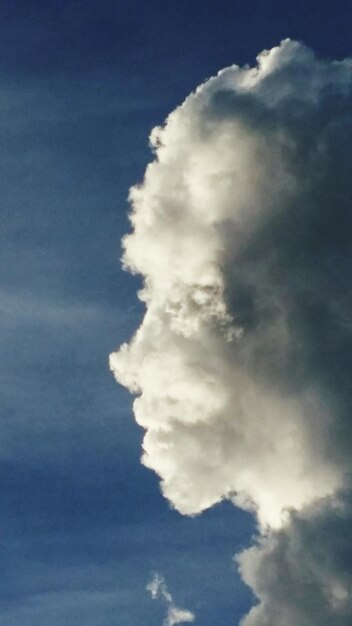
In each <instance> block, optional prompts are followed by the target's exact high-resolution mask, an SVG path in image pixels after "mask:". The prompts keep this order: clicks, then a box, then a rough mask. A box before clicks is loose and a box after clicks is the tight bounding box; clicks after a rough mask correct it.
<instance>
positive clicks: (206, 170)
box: [111, 40, 352, 626]
mask: <svg viewBox="0 0 352 626" xmlns="http://www.w3.org/2000/svg"><path fill="white" fill-rule="evenodd" d="M351 80H352V62H351V61H349V60H347V61H342V62H324V61H320V60H317V59H316V58H315V56H314V55H313V53H312V52H311V51H310V50H309V49H307V48H306V47H304V46H303V45H301V44H298V43H296V42H293V41H290V40H286V41H284V42H282V44H281V45H280V46H279V47H277V48H274V49H273V50H271V51H269V52H267V51H265V52H263V53H261V55H259V57H258V66H257V67H255V68H248V67H246V68H239V67H237V66H233V67H230V68H228V69H226V70H223V71H222V72H220V73H219V74H218V75H217V76H216V77H214V78H212V79H210V80H209V81H207V82H206V83H205V84H203V85H202V86H200V87H199V88H198V89H197V91H196V92H195V93H193V94H191V95H190V96H189V98H187V100H186V101H185V102H184V103H183V105H182V106H180V107H178V108H177V109H176V110H175V111H174V112H173V113H172V114H171V115H170V116H169V118H168V119H167V121H166V123H165V125H164V126H163V127H162V128H157V129H154V131H153V132H152V135H151V142H152V146H153V148H154V153H155V160H154V162H153V163H151V164H150V165H149V166H148V168H147V171H146V174H145V178H144V181H143V182H142V184H141V185H140V186H137V187H134V188H133V189H132V190H131V196H130V197H131V203H132V207H133V211H132V215H131V223H132V227H133V230H132V233H131V234H130V235H128V236H127V237H126V238H125V240H124V246H125V253H124V263H125V266H126V268H128V269H129V270H130V271H132V272H136V273H140V274H142V275H143V277H144V289H143V291H142V292H141V294H140V297H141V299H142V300H144V302H145V304H146V314H145V317H144V320H143V322H142V325H141V326H140V328H139V329H138V331H137V333H136V335H135V336H134V338H133V339H132V341H131V343H130V344H129V345H123V346H122V347H121V348H120V350H119V351H118V352H117V353H115V354H113V355H112V356H111V368H112V370H113V371H114V374H115V376H116V378H117V380H118V381H119V382H121V383H122V384H123V385H125V386H127V387H128V388H129V389H130V390H131V391H132V392H133V393H136V394H137V395H138V398H137V399H136V401H135V404H134V411H135V416H136V419H137V421H138V423H139V424H141V425H142V426H143V427H144V428H145V429H146V435H145V439H144V455H143V462H144V463H145V465H147V466H148V467H150V468H152V469H154V470H155V471H156V472H157V473H158V474H159V475H160V477H161V480H162V489H163V492H164V494H165V496H166V497H167V498H168V499H169V500H170V501H171V503H172V504H173V506H175V507H176V508H177V509H178V510H179V511H180V512H182V513H185V514H196V513H199V512H200V511H202V510H204V509H206V508H207V507H209V506H211V505H213V504H214V503H216V502H218V501H220V500H221V499H223V498H230V499H233V500H234V501H235V502H236V503H237V504H240V505H241V506H244V507H247V508H249V509H252V510H254V511H256V513H257V515H258V519H259V522H260V525H261V528H262V529H263V530H264V529H268V528H271V529H275V528H276V529H278V531H277V532H278V533H280V532H282V533H284V534H285V533H286V532H287V533H289V531H288V530H287V529H288V528H292V529H293V528H294V522H293V521H292V519H291V518H290V516H289V514H288V512H287V511H288V510H289V509H295V510H301V509H304V508H305V507H307V506H309V505H310V504H311V503H313V502H314V501H315V500H317V499H319V498H324V497H327V496H332V495H333V494H334V493H336V492H337V491H338V490H339V489H341V488H342V487H343V486H344V484H345V477H346V475H348V473H349V472H350V471H351V459H350V452H349V451H350V448H351V443H352V442H351V439H352V433H351V418H350V406H351V385H350V372H351V371H352V322H351V313H352V293H351V289H350V270H351V250H352V247H351V246H352V177H351V175H350V167H351V162H352V96H351ZM305 510H306V509H305ZM295 519H296V518H295ZM295 523H296V522H295ZM283 524H284V525H285V530H282V531H280V530H279V529H280V527H281V526H282V525H283ZM284 534H283V535H280V534H279V535H278V537H279V539H277V540H276V539H275V540H274V539H268V542H269V543H268V544H265V547H263V548H261V549H260V551H259V553H258V552H256V553H255V554H256V555H257V556H256V558H255V560H257V559H259V561H260V562H264V561H266V560H267V559H268V558H270V555H274V556H275V555H276V554H277V551H278V550H279V547H278V546H279V543H280V541H281V537H283V536H284ZM289 536H290V537H291V535H289ZM270 537H274V538H275V537H276V535H275V534H274V535H270ZM272 541H274V544H272ZM275 541H276V543H275ZM258 555H259V556H258ZM244 559H245V560H244V562H247V561H248V562H251V559H250V557H249V556H248V555H247V556H246V557H244ZM243 567H244V566H243ZM256 567H257V566H256ZM258 567H259V565H258ZM248 568H249V569H248ZM252 569H253V568H252ZM254 570H255V568H254V569H253V571H254ZM243 571H244V572H245V577H246V579H247V580H249V582H251V584H253V585H254V588H257V586H258V585H257V584H256V583H257V578H256V574H255V573H254V574H253V575H251V574H250V573H249V574H248V571H250V565H248V567H247V569H246V568H244V569H243ZM274 605H275V603H274ZM253 615H255V613H253ZM295 615H296V614H294V613H292V614H289V613H287V615H286V617H284V618H281V617H278V618H276V617H275V616H274V615H272V614H270V617H268V618H267V622H265V620H264V621H263V619H264V618H263V619H262V618H259V621H250V620H252V619H254V620H255V619H256V617H254V618H252V616H250V617H248V621H247V622H246V624H247V623H248V625H249V624H257V623H258V624H259V623H260V624H265V623H268V624H269V623H270V624H278V625H280V626H282V625H283V624H285V626H286V624H287V625H290V626H291V622H290V620H291V619H292V620H293V622H295V620H296V616H295ZM261 619H262V621H260V620H261ZM265 619H266V618H265ZM275 619H276V622H275ZM297 619H298V617H297ZM299 619H301V618H299ZM280 620H281V621H280ZM285 620H286V621H285ZM287 620H288V621H287ZM296 621H297V620H296ZM304 623H305V622H303V621H302V624H304ZM307 623H308V622H307ZM309 623H310V624H311V623H312V622H309ZM317 623H318V622H317ZM319 623H320V622H319ZM321 623H323V622H321ZM324 623H325V622H324ZM326 623H328V622H326ZM314 624H315V622H314ZM300 625H301V622H300Z"/></svg>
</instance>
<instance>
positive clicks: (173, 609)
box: [146, 573, 195, 626]
mask: <svg viewBox="0 0 352 626" xmlns="http://www.w3.org/2000/svg"><path fill="white" fill-rule="evenodd" d="M146 589H147V591H149V593H150V595H151V597H152V598H153V600H158V599H161V600H164V602H165V603H166V605H167V615H166V618H165V620H164V626H174V624H185V623H190V622H194V620H195V615H194V613H192V612H191V611H188V610H187V609H181V608H179V607H178V606H176V605H175V603H174V600H173V597H172V595H171V593H170V592H169V590H168V588H167V586H166V583H165V580H164V578H163V576H161V575H160V574H158V573H155V574H154V576H153V578H152V579H151V581H150V582H149V583H148V585H147V587H146Z"/></svg>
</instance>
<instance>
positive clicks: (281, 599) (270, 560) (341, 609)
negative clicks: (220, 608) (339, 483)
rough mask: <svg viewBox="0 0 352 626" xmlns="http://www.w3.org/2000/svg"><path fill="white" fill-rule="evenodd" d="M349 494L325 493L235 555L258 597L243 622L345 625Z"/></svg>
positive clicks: (249, 625) (349, 585)
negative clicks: (283, 524) (319, 498)
mask: <svg viewBox="0 0 352 626" xmlns="http://www.w3.org/2000/svg"><path fill="white" fill-rule="evenodd" d="M351 504H352V502H351V497H350V496H349V495H347V496H346V494H341V496H340V497H339V498H338V499H336V498H334V499H332V498H327V499H324V500H322V501H318V502H316V503H315V504H314V505H311V506H310V507H306V509H304V510H303V511H301V512H293V513H291V515H290V523H289V524H288V525H287V526H285V527H284V528H282V529H280V530H279V531H274V532H272V533H270V534H269V535H268V536H267V537H265V538H261V539H260V540H259V543H258V545H257V546H255V547H252V548H250V549H249V550H246V551H245V552H244V553H242V554H241V555H240V556H239V557H238V562H239V567H240V571H241V574H242V576H243V578H244V580H245V581H246V582H247V583H248V584H249V585H250V586H251V587H252V588H253V590H254V591H255V594H256V595H257V597H258V598H259V599H260V604H259V605H258V606H256V607H254V608H253V609H252V610H251V612H250V613H249V615H248V616H247V617H246V618H245V619H244V620H243V622H242V623H243V626H272V624H274V625H275V626H276V625H279V624H280V625H281V624H284V625H291V624H299V625H300V626H331V624H334V626H348V625H349V624H351V615H352V596H351V590H352V570H351V559H352V542H351V520H352V508H351Z"/></svg>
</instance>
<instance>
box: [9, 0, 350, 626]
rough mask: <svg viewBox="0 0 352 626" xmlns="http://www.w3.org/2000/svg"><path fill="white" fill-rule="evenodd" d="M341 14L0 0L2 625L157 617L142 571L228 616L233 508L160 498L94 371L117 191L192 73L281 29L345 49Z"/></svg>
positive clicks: (242, 54)
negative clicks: (180, 506)
mask: <svg viewBox="0 0 352 626" xmlns="http://www.w3.org/2000/svg"><path fill="white" fill-rule="evenodd" d="M350 18H351V5H350V2H349V1H346V2H344V1H342V0H337V1H336V2H331V1H329V2H316V0H315V1H313V0H308V1H304V2H303V0H297V1H295V2H290V1H287V0H283V1H282V0H281V1H279V0H273V1H272V2H268V1H265V2H264V1H260V0H258V1H257V2H254V3H249V2H248V1H247V2H245V1H242V2H224V1H222V0H217V1H215V0H213V1H209V0H187V1H186V0H178V1H177V2H174V1H162V0H158V1H157V0H150V1H148V2H144V3H142V2H136V1H132V2H120V1H119V0H114V1H112V0H111V1H104V0H100V1H98V0H86V1H83V0H81V1H74V0H72V1H67V2H63V1H61V2H59V1H58V0H57V1H54V0H46V1H44V0H42V1H39V0H37V1H34V2H28V1H27V2H25V1H24V0H21V1H17V0H13V1H11V2H10V0H7V1H5V2H3V3H2V7H1V10H0V31H1V33H0V34H1V36H0V107H1V112H2V115H1V118H0V119H1V121H0V137H1V141H0V165H1V175H0V191H1V195H0V203H1V226H2V227H1V232H0V237H1V240H2V241H1V248H0V255H1V302H0V324H1V331H2V332H1V355H2V358H1V361H0V375H1V387H2V420H1V438H0V442H1V443H0V450H1V456H0V486H1V492H0V493H1V499H0V529H1V535H0V536H1V540H0V541H1V553H0V554H1V556H0V561H1V569H2V574H3V575H2V582H1V585H0V622H1V623H2V624H4V625H6V626H19V625H21V626H23V625H26V626H32V625H33V626H34V625H35V626H44V625H47V624H50V626H63V625H70V624H72V625H73V624H75V625H76V624H77V625H78V624H82V625H83V624H84V625H85V626H117V625H119V626H120V625H121V626H137V625H138V626H140V625H141V624H143V626H155V625H157V624H161V623H162V620H163V617H164V608H163V606H162V605H161V604H159V603H158V602H153V601H152V600H151V599H150V597H149V596H148V594H147V592H146V591H145V586H146V584H147V582H148V579H149V578H150V575H151V573H152V572H154V571H160V572H161V573H162V574H163V575H164V576H165V579H166V580H167V583H168V586H169V589H170V591H171V592H172V594H173V596H174V598H175V602H177V604H179V605H181V606H185V607H187V608H188V609H190V610H193V611H194V612H195V613H196V615H197V624H200V625H201V626H211V625H212V626H213V625H214V624H237V623H238V620H239V617H240V615H241V614H242V613H243V612H244V611H245V610H246V609H247V608H248V606H249V604H250V602H251V594H250V592H249V591H248V590H247V589H246V588H245V587H244V585H242V583H241V582H240V581H239V579H238V577H237V575H236V570H235V565H234V563H233V561H232V555H233V554H234V553H235V552H236V551H238V550H239V549H241V548H243V547H244V546H246V545H248V544H249V542H250V538H251V536H252V534H253V532H254V525H253V522H252V520H251V518H250V516H249V515H248V514H246V513H244V512H242V511H239V510H237V509H235V508H234V507H232V506H230V505H228V504H224V505H221V506H217V507H215V508H214V509H213V510H210V511H209V512H207V513H204V514H203V515H202V516H200V517H199V518H193V519H192V518H183V517H182V516H181V515H179V514H178V513H176V512H174V511H171V510H170V508H169V506H168V504H167V502H166V501H165V500H164V499H163V498H162V496H161V495H160V492H159V486H158V480H157V478H156V477H155V476H154V475H153V474H152V473H151V472H149V471H148V470H147V469H145V468H143V467H141V466H140V464H139V456H140V445H141V438H142V433H141V432H140V430H139V429H138V427H137V426H136V425H135V423H134V420H133V418H132V415H131V399H130V397H129V395H128V394H127V392H126V391H125V390H123V389H122V388H120V387H118V386H117V385H116V383H115V382H114V380H113V378H112V376H111V374H110V372H109V370H108V355H109V352H111V351H112V350H113V349H114V348H115V347H117V346H118V345H120V344H121V342H122V341H125V340H127V339H128V338H129V337H130V335H131V333H132V332H133V330H134V329H135V328H136V327H137V325H138V322H139V319H140V316H141V312H142V311H141V305H140V303H139V302H138V300H137V299H136V295H135V294H136V289H137V288H138V286H139V280H138V278H133V277H131V276H129V275H128V274H126V273H124V272H122V270H121V267H120V262H119V257H120V253H121V250H120V243H119V242H120V239H121V236H122V235H123V234H124V233H125V232H126V230H127V229H128V220H127V211H128V204H127V201H126V198H127V195H128V189H129V187H130V186H131V185H132V184H134V183H136V182H138V181H139V180H141V178H142V175H143V171H144V168H145V166H146V164H147V162H148V160H149V159H150V153H149V149H148V135H149V132H150V130H151V128H152V127H153V126H155V125H156V124H159V123H161V122H162V121H163V119H164V118H165V116H166V115H167V114H168V112H169V111H171V110H172V109H173V108H174V107H175V106H176V105H177V104H179V103H181V102H182V100H183V99H184V98H185V97H186V96H187V94H188V93H189V92H190V91H191V90H192V89H193V88H195V87H196V86H197V85H198V84H199V83H200V82H202V81H203V80H204V79H205V78H206V77H209V76H211V75H212V74H214V73H215V72H217V71H218V70H219V69H221V68H222V67H225V66H227V65H230V64H232V63H238V64H242V63H246V62H248V63H254V60H255V56H256V54H257V53H258V52H259V51H260V50H262V49H263V48H270V47H272V46H273V45H276V44H277V43H278V42H279V41H280V40H281V39H283V38H285V37H292V38H296V39H299V40H303V41H304V42H305V43H306V44H308V45H310V46H311V47H312V48H314V50H315V51H316V52H317V53H318V54H320V55H323V56H327V57H329V58H342V57H345V56H348V55H351V52H352V51H351V44H350V25H351V19H350Z"/></svg>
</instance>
